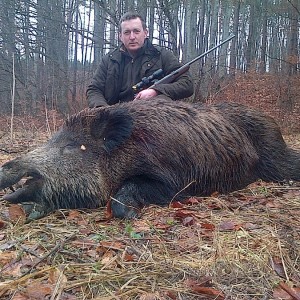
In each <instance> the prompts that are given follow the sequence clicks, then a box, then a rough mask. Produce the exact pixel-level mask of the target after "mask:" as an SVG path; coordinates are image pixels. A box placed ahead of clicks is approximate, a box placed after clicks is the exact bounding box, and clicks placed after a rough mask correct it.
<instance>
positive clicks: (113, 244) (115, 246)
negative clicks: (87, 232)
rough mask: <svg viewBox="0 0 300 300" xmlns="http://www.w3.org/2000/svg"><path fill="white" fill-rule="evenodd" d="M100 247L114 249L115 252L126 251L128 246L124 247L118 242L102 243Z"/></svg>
mask: <svg viewBox="0 0 300 300" xmlns="http://www.w3.org/2000/svg"><path fill="white" fill-rule="evenodd" d="M99 244H100V246H102V247H104V248H107V249H114V250H123V249H125V247H126V245H124V244H123V243H121V242H116V241H112V242H110V241H101V242H100V243H99Z"/></svg>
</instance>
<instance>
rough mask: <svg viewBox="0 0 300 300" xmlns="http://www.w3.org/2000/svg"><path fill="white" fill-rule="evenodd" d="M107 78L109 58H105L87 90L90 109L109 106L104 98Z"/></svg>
mask: <svg viewBox="0 0 300 300" xmlns="http://www.w3.org/2000/svg"><path fill="white" fill-rule="evenodd" d="M106 76H107V57H105V56H104V57H103V58H102V60H101V63H100V65H99V66H98V67H97V69H96V72H95V74H94V76H93V78H92V80H91V82H90V84H89V85H88V87H87V90H86V98H87V101H88V105H89V107H90V108H93V107H99V106H106V105H108V104H107V101H106V99H105V97H104V93H105V84H106Z"/></svg>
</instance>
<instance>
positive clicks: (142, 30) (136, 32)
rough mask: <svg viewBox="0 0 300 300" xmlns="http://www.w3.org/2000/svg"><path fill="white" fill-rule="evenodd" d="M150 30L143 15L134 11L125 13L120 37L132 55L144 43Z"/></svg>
mask: <svg viewBox="0 0 300 300" xmlns="http://www.w3.org/2000/svg"><path fill="white" fill-rule="evenodd" d="M147 35H148V30H147V27H146V23H145V21H144V19H143V17H142V16H141V15H139V14H137V13H134V12H127V13H125V14H124V15H123V16H122V17H121V19H120V22H119V37H120V40H121V42H122V43H123V44H124V46H125V48H126V49H127V51H128V52H129V53H130V54H131V55H133V56H134V55H135V53H136V52H137V51H138V50H139V49H140V48H141V47H143V45H144V42H145V39H146V38H147Z"/></svg>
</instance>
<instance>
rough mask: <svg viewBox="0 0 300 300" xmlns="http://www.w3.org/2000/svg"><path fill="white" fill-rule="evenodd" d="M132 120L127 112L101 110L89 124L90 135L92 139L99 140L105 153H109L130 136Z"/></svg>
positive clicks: (118, 109) (119, 109) (121, 110)
mask: <svg viewBox="0 0 300 300" xmlns="http://www.w3.org/2000/svg"><path fill="white" fill-rule="evenodd" d="M132 129H133V119H132V117H131V116H130V115H129V114H128V112H127V110H125V109H122V108H117V109H111V110H109V109H101V110H99V111H98V112H97V114H96V116H95V118H94V119H93V120H92V122H91V123H90V133H91V136H92V137H93V138H94V139H101V140H102V141H103V147H104V149H105V151H106V152H107V153H111V152H112V151H113V150H114V149H116V148H117V147H118V146H119V145H120V144H122V143H123V142H125V141H126V140H127V139H128V138H129V137H130V135H131V133H132Z"/></svg>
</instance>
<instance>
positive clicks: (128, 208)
mask: <svg viewBox="0 0 300 300" xmlns="http://www.w3.org/2000/svg"><path fill="white" fill-rule="evenodd" d="M110 209H111V213H112V216H113V217H115V218H120V219H135V218H138V217H140V209H138V208H136V207H134V206H132V205H131V204H127V203H126V204H124V203H122V202H120V201H119V200H117V199H114V198H112V199H111V203H110Z"/></svg>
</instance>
